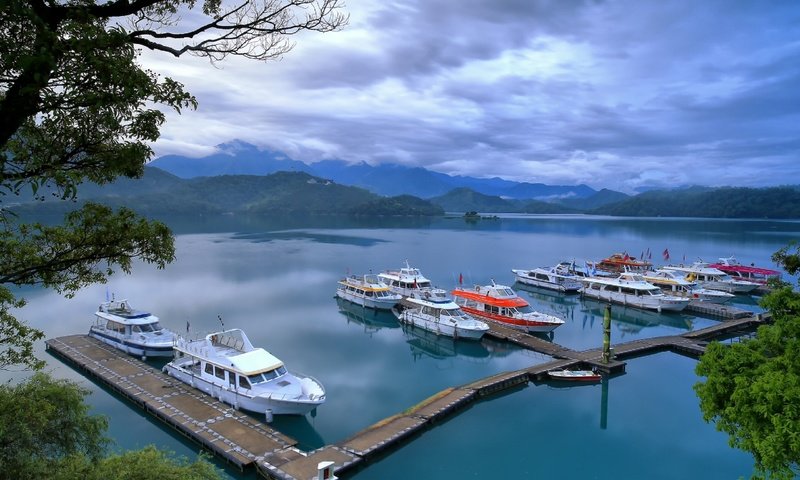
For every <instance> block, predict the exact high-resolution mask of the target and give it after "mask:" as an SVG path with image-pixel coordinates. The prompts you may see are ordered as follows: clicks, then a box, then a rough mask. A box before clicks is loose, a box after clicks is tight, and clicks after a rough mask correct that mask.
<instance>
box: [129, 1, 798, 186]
mask: <svg viewBox="0 0 800 480" xmlns="http://www.w3.org/2000/svg"><path fill="white" fill-rule="evenodd" d="M346 10H347V12H348V13H349V15H350V22H349V25H348V26H347V27H346V28H345V29H344V30H342V31H340V32H335V33H326V34H304V35H301V36H297V37H295V38H294V40H296V42H297V43H296V46H295V48H294V50H292V51H291V52H290V53H288V54H287V55H285V56H284V57H283V58H282V59H281V60H280V61H272V62H266V63H265V62H256V61H247V60H244V59H238V58H236V59H229V60H227V61H226V62H224V63H223V64H221V65H219V66H218V67H216V68H215V67H213V66H211V65H209V64H208V62H206V61H203V60H201V59H192V58H188V59H186V58H181V59H180V60H177V61H176V60H175V59H174V58H171V57H169V56H166V55H161V54H153V53H149V52H145V53H144V55H143V57H142V59H143V62H144V63H145V65H146V66H147V67H148V68H152V69H153V70H155V71H157V72H159V73H161V74H163V75H165V76H170V77H172V78H174V79H176V80H178V81H180V82H182V83H184V84H185V86H186V87H187V89H188V90H189V91H190V92H191V93H193V94H194V95H195V96H196V97H197V99H198V101H199V103H200V106H199V108H198V109H197V110H195V111H185V112H183V114H182V115H180V116H178V115H170V116H169V119H168V122H167V124H166V125H165V126H164V128H163V131H162V133H163V134H162V138H161V140H159V141H158V142H157V143H156V145H155V147H154V148H155V150H156V153H157V155H165V154H182V155H188V156H203V155H207V154H209V153H212V152H214V150H215V146H216V145H218V144H222V143H225V142H230V141H231V140H233V139H240V140H243V141H246V142H249V143H252V144H255V145H257V146H259V147H261V148H265V149H272V150H279V151H283V152H286V153H287V154H288V155H289V156H290V157H292V158H295V159H297V160H302V161H304V162H307V163H313V162H315V161H319V160H323V159H331V158H336V159H342V160H345V161H348V162H362V161H364V162H368V163H372V164H375V163H382V162H391V163H399V164H404V165H409V166H423V167H426V168H428V169H431V170H435V171H438V172H443V173H447V174H453V175H470V176H476V177H491V176H498V177H502V178H506V179H509V180H516V181H527V182H542V183H548V184H577V183H585V184H587V185H590V186H592V187H594V188H596V189H600V188H612V189H615V190H621V191H626V192H632V191H634V190H635V189H637V188H640V187H663V186H667V187H668V186H679V185H688V184H702V185H714V186H716V185H740V186H767V185H778V184H787V183H794V184H797V183H800V180H798V179H800V2H798V1H797V0H787V1H783V2H779V1H746V0H735V1H731V0H703V1H697V0H671V1H667V2H664V1H641V0H608V1H602V0H592V1H579V0H346Z"/></svg>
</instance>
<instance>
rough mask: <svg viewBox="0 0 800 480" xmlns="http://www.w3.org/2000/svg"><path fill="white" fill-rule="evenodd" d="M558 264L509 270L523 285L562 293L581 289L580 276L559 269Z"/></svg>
mask: <svg viewBox="0 0 800 480" xmlns="http://www.w3.org/2000/svg"><path fill="white" fill-rule="evenodd" d="M559 266H560V265H559ZM559 266H555V267H550V268H534V269H532V270H515V269H512V270H511V272H512V273H513V274H514V276H515V277H516V280H517V281H518V282H519V283H522V284H525V285H533V286H534V287H541V288H547V289H549V290H555V291H557V292H564V293H575V292H579V291H580V289H581V281H580V277H578V276H577V275H574V274H572V273H570V272H569V271H568V270H564V269H559Z"/></svg>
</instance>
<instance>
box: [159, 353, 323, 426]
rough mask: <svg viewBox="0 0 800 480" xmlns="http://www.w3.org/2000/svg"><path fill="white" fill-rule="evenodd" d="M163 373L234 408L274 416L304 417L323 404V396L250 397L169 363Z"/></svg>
mask: <svg viewBox="0 0 800 480" xmlns="http://www.w3.org/2000/svg"><path fill="white" fill-rule="evenodd" d="M163 370H164V372H165V373H167V374H168V375H169V376H171V377H173V378H175V379H177V380H180V381H181V382H183V383H185V384H187V385H189V386H191V387H193V388H195V389H197V390H200V391H201V392H204V393H206V394H208V395H210V396H212V397H214V398H216V399H217V400H219V401H221V402H225V403H227V404H228V405H231V406H232V407H234V408H237V409H241V410H247V411H250V412H254V413H261V414H264V413H266V412H267V411H270V412H271V413H272V414H274V415H305V414H307V413H309V412H311V411H312V410H314V409H315V408H317V407H318V406H319V405H321V404H323V403H324V402H325V397H324V396H323V397H322V398H320V399H317V400H303V399H297V398H280V397H278V396H276V395H274V394H273V395H271V396H264V395H256V396H251V395H248V394H246V393H244V392H242V391H237V390H236V389H231V388H230V387H229V386H224V385H218V384H215V383H212V382H209V381H208V380H205V379H203V378H201V377H199V376H198V375H195V374H194V373H193V372H191V371H190V370H187V369H184V368H181V367H180V366H179V365H176V364H174V362H170V363H168V364H167V365H165V366H164V369H163Z"/></svg>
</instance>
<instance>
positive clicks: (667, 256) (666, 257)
mask: <svg viewBox="0 0 800 480" xmlns="http://www.w3.org/2000/svg"><path fill="white" fill-rule="evenodd" d="M662 255H664V260H669V249H668V248H665V249H664V253H663V254H662Z"/></svg>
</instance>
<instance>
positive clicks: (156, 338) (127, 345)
mask: <svg viewBox="0 0 800 480" xmlns="http://www.w3.org/2000/svg"><path fill="white" fill-rule="evenodd" d="M94 315H95V322H94V325H92V326H91V327H89V336H90V337H94V338H96V339H98V340H100V341H101V342H104V343H107V344H109V345H111V346H112V347H115V348H118V349H120V350H122V351H124V352H126V353H128V354H130V355H136V356H138V357H142V358H146V357H170V356H172V345H173V344H174V343H175V339H176V335H175V333H174V332H172V331H170V330H167V329H166V328H164V327H162V326H161V324H160V323H159V322H158V317H156V316H155V315H153V314H151V313H150V312H145V311H143V310H134V309H133V308H132V307H131V305H130V303H129V302H128V301H127V300H110V301H108V302H103V303H101V304H100V306H99V307H98V308H97V311H96V312H95V314H94Z"/></svg>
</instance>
